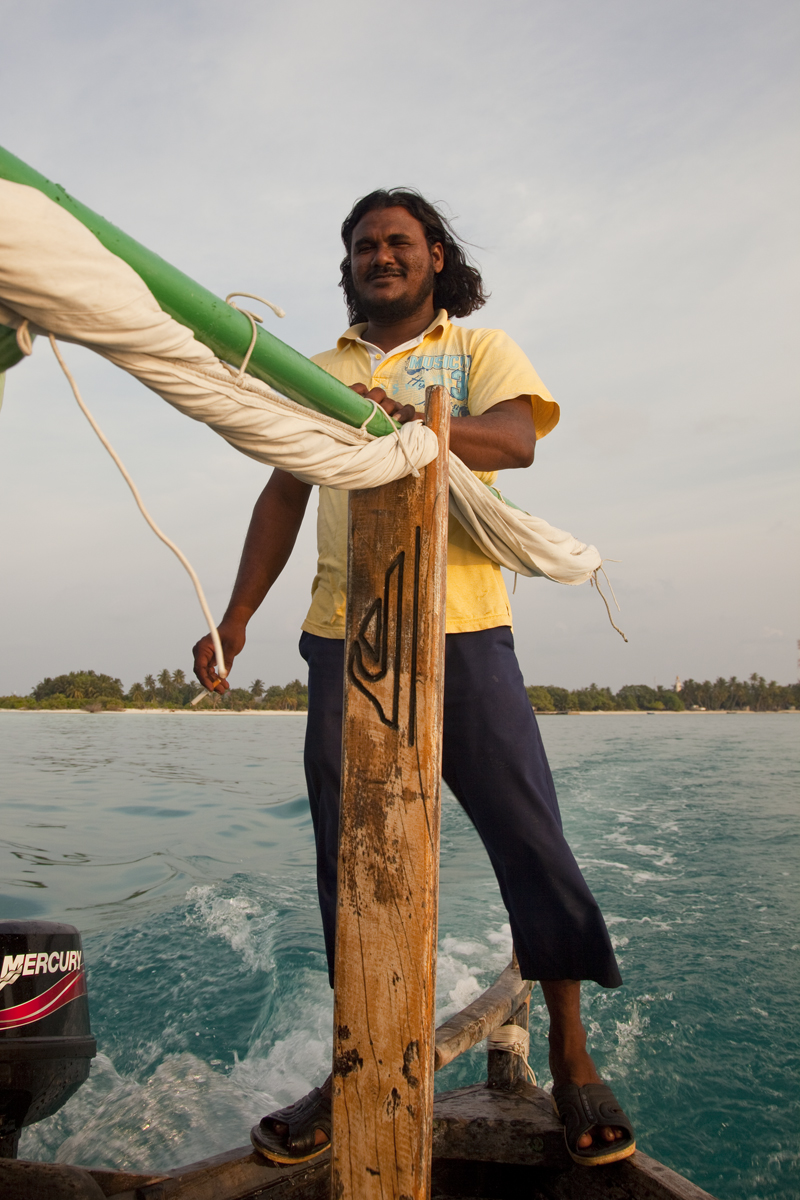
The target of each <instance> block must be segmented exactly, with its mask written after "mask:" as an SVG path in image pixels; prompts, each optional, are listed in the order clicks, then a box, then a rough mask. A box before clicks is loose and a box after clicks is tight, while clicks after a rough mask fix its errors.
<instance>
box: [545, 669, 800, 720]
mask: <svg viewBox="0 0 800 1200" xmlns="http://www.w3.org/2000/svg"><path fill="white" fill-rule="evenodd" d="M526 690H527V692H528V696H529V698H530V702H531V704H532V705H533V707H534V709H536V711H537V712H637V711H638V712H686V711H687V710H689V711H690V712H698V711H700V712H734V711H737V710H738V711H739V712H782V711H784V710H786V709H792V708H798V707H800V683H790V684H788V685H784V684H780V683H776V682H775V680H774V679H773V680H771V681H770V682H769V683H768V682H767V681H766V679H765V678H764V676H763V675H757V674H755V673H753V674H752V675H751V676H750V678H749V679H737V678H736V676H735V675H732V676H731V678H730V679H723V678H722V677H721V676H720V678H719V679H717V680H716V681H715V682H713V683H712V682H711V680H709V679H706V680H704V681H703V682H702V683H699V682H698V681H697V680H696V679H686V680H684V682H683V683H682V684H681V685H680V689H679V690H676V689H675V688H664V687H661V686H659V687H654V688H652V687H648V686H647V684H645V683H627V684H625V686H624V687H621V688H620V689H619V691H618V692H616V693H612V691H611V689H610V688H607V687H605V688H601V687H598V686H597V684H596V683H592V684H590V685H589V687H586V688H578V689H576V690H575V691H568V690H567V689H566V688H562V687H555V686H553V685H552V684H548V685H547V686H546V687H539V686H534V687H529V688H527V689H526Z"/></svg>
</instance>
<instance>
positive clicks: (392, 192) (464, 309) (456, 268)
mask: <svg viewBox="0 0 800 1200" xmlns="http://www.w3.org/2000/svg"><path fill="white" fill-rule="evenodd" d="M382 208H404V209H406V211H407V212H409V213H411V216H412V217H416V219H417V220H418V221H419V223H420V224H421V225H422V228H423V229H424V230H425V237H426V239H427V242H428V245H429V246H432V245H433V244H434V243H435V242H441V245H442V249H443V250H444V266H443V267H442V270H441V271H440V272H439V274H438V275H437V276H436V282H435V284H434V288H433V306H434V308H435V309H437V310H438V309H440V308H446V309H447V312H448V314H449V315H450V316H451V317H468V316H469V314H470V313H473V312H475V311H476V310H477V309H479V308H483V306H484V304H485V303H486V301H487V300H488V298H489V294H488V292H486V291H484V287H483V280H482V278H481V273H480V271H479V270H478V269H477V268H476V267H473V266H472V264H471V263H470V262H469V261H468V259H467V255H466V252H465V250H464V247H463V245H462V244H461V242H460V241H459V239H458V238H457V237H456V235H455V233H454V232H453V230H452V228H451V227H450V222H449V221H448V220H447V218H446V217H443V216H442V214H441V213H440V212H439V211H438V209H436V208H435V207H434V206H433V205H432V204H430V203H429V201H427V200H426V199H425V198H424V197H423V196H421V195H420V194H419V192H417V191H415V190H414V188H390V189H389V190H387V189H386V188H378V189H377V191H374V192H370V194H369V195H368V196H362V198H361V199H360V200H357V201H356V203H355V204H354V206H353V209H352V211H351V212H350V213H349V214H348V215H347V217H346V218H345V220H344V222H343V224H342V241H343V242H344V248H345V256H344V258H343V259H342V263H341V270H342V278H341V280H340V282H339V287H340V288H341V289H342V291H343V292H344V297H345V301H346V303H347V315H348V317H349V319H350V324H351V325H357V324H359V322H362V321H366V319H367V318H366V315H365V314H364V313H363V312H362V311H361V308H360V306H359V302H358V296H357V295H356V290H355V287H354V285H353V270H352V264H351V262H350V243H351V242H352V240H353V230H354V229H355V227H356V225H357V224H358V222H359V221H360V220H361V219H362V217H365V216H366V215H367V213H370V212H374V211H375V210H376V209H382Z"/></svg>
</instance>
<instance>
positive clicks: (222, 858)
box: [0, 713, 800, 1200]
mask: <svg viewBox="0 0 800 1200" xmlns="http://www.w3.org/2000/svg"><path fill="white" fill-rule="evenodd" d="M541 725H542V731H543V736H544V739H545V744H546V746H547V749H548V753H549V755H550V759H551V763H552V765H553V769H554V774H555V779H556V785H557V788H558V791H559V797H560V800H561V805H562V810H563V813H564V821H565V826H566V828H567V832H568V836H569V838H570V841H571V843H572V845H573V848H574V849H575V851H576V854H577V856H578V859H579V861H580V862H581V865H582V867H583V869H584V871H585V873H586V875H587V878H588V879H589V882H590V884H591V886H592V888H593V890H594V892H595V894H596V895H597V896H598V898H599V900H600V901H601V904H602V906H603V910H604V912H605V915H606V919H607V921H608V924H609V927H610V930H611V933H612V935H613V938H614V941H615V944H616V946H617V949H618V954H619V957H620V963H621V967H622V973H623V977H624V979H625V986H624V987H623V988H620V989H619V990H617V991H613V992H604V991H603V990H602V989H600V988H598V987H596V986H595V985H588V986H587V987H586V988H585V1014H586V1021H587V1025H588V1028H589V1029H590V1039H591V1044H592V1049H593V1053H594V1055H595V1059H596V1061H597V1063H598V1066H599V1068H600V1070H601V1072H602V1073H603V1074H604V1075H605V1076H606V1077H607V1078H608V1079H609V1080H610V1081H611V1082H612V1084H613V1086H614V1087H615V1089H616V1090H617V1092H618V1095H619V1097H620V1099H621V1100H622V1102H623V1104H624V1106H625V1108H626V1109H627V1111H628V1113H629V1115H630V1116H631V1117H632V1119H633V1120H634V1122H635V1123H636V1126H637V1133H638V1138H639V1144H640V1145H641V1147H642V1148H643V1149H644V1150H646V1151H647V1152H648V1153H649V1154H652V1155H653V1156H654V1157H656V1158H658V1159H661V1161H663V1162H665V1163H667V1164H668V1165H670V1166H672V1167H674V1168H675V1169H676V1170H679V1171H681V1172H682V1173H684V1174H686V1175H688V1176H689V1177H690V1178H691V1179H693V1180H694V1181H695V1182H696V1183H698V1184H699V1185H700V1186H702V1187H704V1188H706V1189H707V1190H708V1191H710V1192H712V1193H713V1194H714V1195H716V1196H718V1197H720V1200H767V1198H769V1200H778V1198H779V1197H780V1198H781V1200H787V1198H790V1197H800V1182H798V1177H800V1154H799V1153H798V1150H799V1149H800V1147H799V1146H798V1142H800V1137H798V1129H799V1128H800V1121H798V1108H799V1107H800V1105H799V1104H798V1098H797V1097H798V1087H797V1079H798V1070H797V1068H798V1048H799V1046H798V1044H799V1042H800V1037H798V1033H799V1031H800V1018H798V1011H797V1010H798V1004H797V999H796V998H797V996H798V994H800V970H799V968H798V960H799V959H800V933H799V932H798V929H797V920H796V918H797V910H798V903H797V880H798V877H800V871H799V870H798V866H799V865H800V864H799V863H798V860H799V859H800V846H799V841H800V839H799V838H798V828H797V811H798V807H799V805H798V775H799V774H800V771H799V769H798V768H799V764H798V759H799V758H800V754H798V746H799V745H800V738H798V733H800V725H799V724H798V718H797V717H796V716H794V715H791V714H788V715H763V716H762V715H755V714H753V715H736V716H733V715H724V714H721V715H716V714H713V715H712V714H709V715H704V716H680V715H668V714H667V715H658V716H595V717H592V716H586V717H569V718H566V717H545V718H543V719H542V721H541ZM304 729H305V718H304V717H302V716H295V715H275V716H253V717H248V716H220V715H207V716H204V715H201V714H192V715H185V714H170V715H167V714H165V715H163V716H160V715H153V714H133V713H131V714H119V715H111V714H98V715H85V714H75V715H70V714H52V713H40V714H37V713H0V761H2V764H3V767H2V777H1V780H0V798H1V799H2V826H1V827H0V917H12V916H14V917H27V916H31V917H34V916H39V917H46V918H54V919H62V920H67V921H70V922H72V923H73V924H75V925H77V926H78V927H79V929H81V931H82V932H83V934H84V945H85V950H86V959H87V964H88V967H89V993H90V1003H91V1011H92V1023H93V1029H94V1032H95V1034H96V1035H97V1038H98V1044H99V1050H100V1054H99V1055H98V1058H97V1060H96V1062H95V1064H94V1067H93V1071H92V1075H91V1078H90V1080H89V1082H88V1083H87V1084H85V1085H84V1087H83V1088H82V1089H81V1090H80V1091H79V1092H78V1093H77V1095H76V1096H75V1097H74V1098H73V1099H72V1100H71V1101H70V1102H69V1103H68V1104H67V1105H66V1106H65V1108H64V1109H62V1110H61V1112H60V1113H58V1114H56V1116H54V1117H52V1118H50V1119H49V1120H47V1121H44V1122H42V1123H41V1124H39V1125H37V1126H34V1127H32V1128H31V1129H29V1130H27V1131H26V1132H25V1133H24V1134H23V1139H22V1143H21V1149H20V1153H21V1155H22V1156H23V1157H28V1158H49V1159H58V1160H61V1161H69V1162H77V1163H83V1164H86V1165H108V1166H114V1165H116V1166H150V1167H168V1166H176V1165H179V1164H181V1163H185V1162H190V1161H194V1160H196V1159H199V1158H202V1157H206V1156H208V1155H210V1154H213V1153H216V1152H218V1151H220V1150H223V1149H229V1148H231V1147H233V1146H237V1145H243V1144H245V1143H246V1142H247V1137H248V1131H249V1128H250V1125H251V1124H252V1123H253V1122H254V1121H255V1120H256V1119H257V1118H258V1117H260V1116H261V1115H262V1114H263V1113H264V1112H266V1111H268V1110H269V1109H270V1108H273V1107H275V1106H276V1105H277V1104H281V1103H285V1102H287V1101H289V1100H291V1099H294V1098H296V1097H297V1096H298V1095H300V1094H302V1093H303V1092H304V1091H306V1090H308V1088H309V1087H310V1086H312V1085H313V1084H314V1083H317V1082H319V1081H320V1080H321V1079H322V1077H323V1076H324V1075H325V1073H326V1072H327V1067H328V1061H329V1055H330V1023H331V999H330V992H329V989H328V986H327V979H326V974H325V968H324V958H323V952H322V936H321V931H320V927H319V919H318V914H317V908H316V895H315V888H314V878H313V868H312V858H313V851H312V834H311V825H310V819H309V816H308V811H307V805H306V801H305V785H304V780H303V773H302V741H303V735H304ZM509 948H510V942H509V934H508V928H507V926H506V922H505V914H504V911H503V909H502V906H501V903H500V899H499V894H498V892H497V887H496V885H495V883H494V879H493V877H492V874H491V871H490V869H489V867H488V864H487V863H486V860H485V856H484V854H483V851H482V848H481V846H480V844H479V843H478V841H477V838H476V836H475V834H474V833H473V831H472V829H471V827H470V826H469V823H468V821H467V820H466V818H465V817H464V815H463V814H462V813H461V811H460V809H459V808H458V806H457V805H456V803H455V802H454V801H453V799H452V797H450V796H448V795H445V799H444V820H443V838H442V900H441V918H440V952H439V974H438V981H437V1001H438V1008H439V1015H440V1019H441V1017H442V1016H445V1015H447V1014H449V1013H450V1012H452V1011H455V1010H456V1009H458V1008H461V1007H462V1006H463V1005H464V1004H466V1003H468V1002H469V1000H470V999H472V998H473V997H474V996H475V995H477V993H478V992H479V991H480V990H482V989H483V987H485V986H486V985H487V984H488V983H490V982H491V980H492V978H493V976H494V975H495V974H496V973H497V971H498V970H499V969H500V968H501V967H502V966H503V965H505V963H506V962H507V960H508V955H509ZM537 999H538V1000H540V994H539V996H538V997H537V994H536V993H534V1000H535V1001H536V1000H537ZM545 1027H546V1026H545V1019H544V1012H543V1009H542V1007H541V1004H540V1003H538V1004H535V1009H534V1020H533V1024H532V1037H531V1063H532V1065H533V1066H534V1068H535V1070H536V1071H537V1074H538V1075H539V1079H540V1082H541V1083H543V1084H545V1085H546V1084H547V1082H548V1076H547V1067H546V1042H545V1037H544V1034H545ZM483 1071H484V1051H483V1047H478V1048H476V1049H475V1050H473V1051H471V1052H470V1054H469V1055H466V1056H464V1057H463V1058H462V1059H460V1060H458V1061H457V1062H456V1063H455V1064H453V1065H452V1066H451V1067H449V1068H447V1069H446V1070H445V1071H443V1072H441V1073H440V1075H439V1076H437V1085H438V1086H440V1087H452V1086H459V1085H460V1084H462V1083H466V1082H472V1081H475V1080H477V1079H479V1078H481V1076H482V1074H483Z"/></svg>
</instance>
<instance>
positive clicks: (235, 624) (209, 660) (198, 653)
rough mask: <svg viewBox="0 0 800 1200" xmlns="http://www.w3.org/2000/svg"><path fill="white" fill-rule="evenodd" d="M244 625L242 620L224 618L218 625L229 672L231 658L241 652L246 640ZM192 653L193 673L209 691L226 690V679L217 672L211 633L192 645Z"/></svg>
mask: <svg viewBox="0 0 800 1200" xmlns="http://www.w3.org/2000/svg"><path fill="white" fill-rule="evenodd" d="M245 630H246V625H245V623H244V622H243V621H231V620H224V621H223V622H222V623H221V624H220V626H219V630H218V632H219V640H220V641H221V642H222V654H223V657H224V659H225V669H226V671H227V672H228V674H230V670H231V667H232V666H233V660H234V659H235V658H236V655H237V654H241V652H242V649H243V647H244V643H245V640H246V633H245ZM192 653H193V654H194V673H195V675H196V676H197V678H198V679H199V680H200V682H201V683H202V685H203V687H204V688H206V689H207V691H209V692H220V693H222V692H227V691H228V690H229V688H230V686H231V685H230V684H229V683H228V681H227V679H220V677H219V675H218V673H217V667H216V656H215V654H214V643H213V642H212V640H211V634H210V633H207V634H206V635H205V637H202V638H200V641H199V642H198V643H197V644H196V645H195V646H193V647H192Z"/></svg>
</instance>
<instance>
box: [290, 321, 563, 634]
mask: <svg viewBox="0 0 800 1200" xmlns="http://www.w3.org/2000/svg"><path fill="white" fill-rule="evenodd" d="M365 329H366V325H354V326H352V328H350V329H348V330H347V332H346V333H345V334H344V335H343V336H342V337H340V338H339V341H338V342H337V343H336V349H335V350H326V351H325V352H324V353H323V354H317V355H315V356H314V358H313V360H312V361H313V362H315V363H317V365H318V366H320V367H322V368H323V369H324V370H325V371H328V372H329V374H331V375H333V376H335V378H336V379H339V380H341V382H342V383H344V384H346V385H347V386H348V387H349V386H350V385H351V384H353V383H363V384H365V386H366V387H367V388H373V387H380V388H383V390H384V391H385V392H386V394H387V396H391V397H392V399H393V400H397V401H398V402H399V403H400V404H413V405H414V407H415V408H417V409H419V410H420V411H421V410H422V409H424V406H425V389H426V388H427V387H430V386H431V385H433V384H438V385H441V386H443V387H446V388H447V390H448V391H449V392H450V396H451V398H452V415H453V418H457V417H462V416H471V417H477V416H480V415H481V413H485V412H486V411H487V409H490V408H491V407H492V406H493V405H494V404H499V403H500V402H501V401H502V400H512V399H514V397H515V396H530V398H531V403H532V405H533V419H534V423H535V426H536V436H537V438H542V437H544V436H545V434H547V433H549V432H550V430H551V429H553V428H554V426H555V425H556V424H557V423H558V418H559V409H558V405H557V404H556V402H555V401H554V400H553V397H552V396H551V395H550V393H549V392H548V390H547V388H546V387H545V386H544V384H543V383H542V381H541V379H540V378H539V376H538V375H537V374H536V372H535V371H534V369H533V367H532V366H531V364H530V362H529V361H528V359H527V358H526V356H525V355H524V354H523V352H522V351H521V350H520V348H519V346H517V344H516V343H515V342H513V341H512V340H511V338H510V337H508V335H507V334H505V333H503V331H502V330H500V329H465V328H464V327H463V326H461V325H454V324H453V323H452V321H450V319H449V318H448V316H447V313H446V312H445V310H444V309H440V310H439V312H438V313H437V314H436V317H435V318H434V320H433V322H432V323H431V324H430V325H429V326H428V328H427V329H426V330H425V331H424V332H423V333H422V334H420V336H419V338H414V339H413V340H412V341H411V342H406V343H405V344H404V345H402V346H396V347H395V349H394V350H390V351H389V352H388V353H384V352H383V351H382V350H380V349H379V348H378V347H376V346H370V345H369V344H368V343H366V342H364V341H363V340H362V339H361V334H362V333H363V331H364V330H365ZM475 474H476V475H477V476H478V478H479V479H482V480H483V481H484V482H485V483H494V481H495V479H496V478H497V472H496V471H476V472H475ZM317 549H318V553H319V561H318V564H317V574H316V576H315V578H314V582H313V584H312V585H311V596H312V599H311V607H310V609H309V610H308V615H307V617H306V619H305V621H304V622H303V629H305V630H306V631H307V632H308V633H316V634H318V635H319V636H320V637H328V638H343V637H344V635H345V604H346V600H347V492H343V491H335V490H334V489H333V488H326V487H321V488H320V489H319V510H318V514H317ZM510 624H511V607H510V605H509V602H508V592H507V591H506V586H505V583H504V582H503V577H502V575H501V573H500V568H499V567H498V565H497V563H493V562H492V561H491V559H489V558H487V557H486V555H485V554H484V553H483V551H482V550H480V549H479V548H478V546H477V545H476V544H475V542H474V541H473V539H472V538H471V537H470V536H469V534H468V533H467V531H466V530H465V529H464V527H463V525H461V524H460V523H459V522H458V521H456V520H455V518H454V517H452V516H451V517H450V523H449V529H448V544H447V613H446V625H445V628H446V630H447V632H448V633H468V632H471V631H473V630H476V629H494V628H496V627H497V626H499V625H510Z"/></svg>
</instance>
